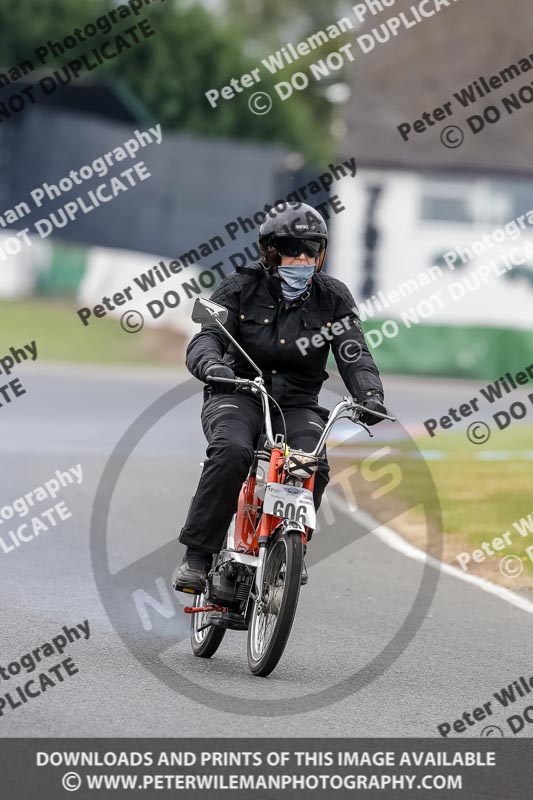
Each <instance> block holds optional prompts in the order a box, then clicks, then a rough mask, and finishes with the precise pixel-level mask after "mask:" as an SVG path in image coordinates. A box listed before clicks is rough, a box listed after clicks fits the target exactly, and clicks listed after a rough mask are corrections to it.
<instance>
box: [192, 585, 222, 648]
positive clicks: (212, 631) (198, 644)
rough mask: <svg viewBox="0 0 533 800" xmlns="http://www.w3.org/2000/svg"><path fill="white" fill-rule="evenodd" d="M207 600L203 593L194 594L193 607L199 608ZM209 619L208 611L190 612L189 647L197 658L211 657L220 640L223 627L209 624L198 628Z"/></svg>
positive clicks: (205, 603)
mask: <svg viewBox="0 0 533 800" xmlns="http://www.w3.org/2000/svg"><path fill="white" fill-rule="evenodd" d="M207 604H208V603H207V600H206V599H205V595H204V594H196V595H195V596H194V604H193V607H194V608H201V607H202V606H205V605H207ZM208 621H209V613H206V612H205V611H199V612H198V613H197V614H192V619H191V647H192V651H193V653H194V655H195V656H198V657H199V658H211V656H213V655H214V654H215V653H216V651H217V650H218V648H219V647H220V644H221V642H222V639H223V638H224V634H225V633H226V629H225V628H218V627H217V626H216V625H210V626H209V627H208V628H204V630H203V631H200V630H198V629H199V628H201V627H202V625H205V624H206V623H207V622H208Z"/></svg>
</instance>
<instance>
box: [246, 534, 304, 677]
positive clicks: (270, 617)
mask: <svg viewBox="0 0 533 800" xmlns="http://www.w3.org/2000/svg"><path fill="white" fill-rule="evenodd" d="M302 564H303V542H302V537H301V536H300V534H299V533H291V534H289V535H287V534H286V533H284V534H282V535H280V536H279V537H278V538H277V539H276V540H275V541H274V542H273V543H272V544H271V545H270V548H269V551H268V554H267V557H266V560H265V567H264V574H263V587H262V595H261V597H258V598H257V600H256V601H255V602H254V604H253V607H252V612H251V618H250V626H249V628H248V664H249V666H250V669H251V671H252V672H253V674H254V675H261V676H266V675H270V673H271V672H272V670H273V669H275V667H276V666H277V664H278V661H279V660H280V658H281V656H282V655H283V651H284V650H285V645H286V644H287V640H288V638H289V634H290V632H291V628H292V623H293V620H294V615H295V613H296V606H297V605H298V597H299V595H300V578H301V574H302Z"/></svg>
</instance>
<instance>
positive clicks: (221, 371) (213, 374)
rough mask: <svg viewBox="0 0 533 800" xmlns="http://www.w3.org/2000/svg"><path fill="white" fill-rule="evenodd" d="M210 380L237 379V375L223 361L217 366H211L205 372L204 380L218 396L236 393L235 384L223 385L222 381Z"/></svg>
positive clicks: (216, 364)
mask: <svg viewBox="0 0 533 800" xmlns="http://www.w3.org/2000/svg"><path fill="white" fill-rule="evenodd" d="M209 378H232V379H233V378H235V373H234V372H233V370H232V369H231V367H228V365H227V364H224V363H223V362H222V361H221V362H219V363H215V364H210V365H209V366H208V367H207V369H206V370H205V371H204V375H203V379H204V381H206V383H208V384H209V386H210V387H211V389H212V390H213V392H216V393H217V394H229V393H231V392H233V391H234V389H235V384H233V383H223V382H222V381H210V380H209Z"/></svg>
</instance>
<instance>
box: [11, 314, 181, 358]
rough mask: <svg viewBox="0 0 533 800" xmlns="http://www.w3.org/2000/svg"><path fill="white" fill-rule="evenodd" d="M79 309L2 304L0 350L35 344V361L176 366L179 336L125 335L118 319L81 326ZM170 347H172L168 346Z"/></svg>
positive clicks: (148, 331)
mask: <svg viewBox="0 0 533 800" xmlns="http://www.w3.org/2000/svg"><path fill="white" fill-rule="evenodd" d="M77 308H78V306H75V305H74V304H69V303H66V302H53V301H42V300H39V301H37V300H36V301H23V302H22V301H14V302H10V301H0V341H1V344H0V351H1V352H2V353H4V352H6V351H7V350H8V349H9V347H11V346H17V347H19V346H21V345H23V344H24V343H27V342H31V341H33V340H34V339H35V340H36V342H37V352H38V358H39V360H43V361H70V362H75V363H92V364H104V365H105V364H124V365H128V364H129V365H134V364H137V365H158V364H163V363H168V362H169V361H171V362H173V363H178V362H179V360H180V356H181V348H180V347H179V346H178V345H179V342H180V337H179V335H178V334H171V333H169V332H168V331H161V330H160V329H157V330H154V329H153V328H152V329H148V328H143V330H142V331H140V332H139V333H135V334H133V333H126V332H125V331H123V330H122V328H121V327H120V322H119V320H117V319H111V318H110V319H106V318H102V319H94V318H93V319H92V321H91V323H90V325H89V326H88V327H85V326H84V325H83V324H82V322H81V321H80V319H79V317H78V315H77V314H76V310H77ZM171 343H173V345H174V346H173V347H169V346H168V345H169V344H171Z"/></svg>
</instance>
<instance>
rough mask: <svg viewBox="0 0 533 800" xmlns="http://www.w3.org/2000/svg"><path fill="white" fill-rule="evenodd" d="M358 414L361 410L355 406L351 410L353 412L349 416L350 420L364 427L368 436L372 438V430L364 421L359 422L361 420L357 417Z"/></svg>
mask: <svg viewBox="0 0 533 800" xmlns="http://www.w3.org/2000/svg"><path fill="white" fill-rule="evenodd" d="M360 415H361V410H360V409H358V408H356V409H355V411H354V412H353V414H352V415H351V417H350V421H351V422H353V423H355V425H360V426H361V427H362V428H364V429H365V431H366V432H367V433H368V435H369V436H370V438H371V439H373V438H374V434H373V433H372V431H371V430H370V428H369V427H368V425H365V423H364V422H361V420H360V419H359V417H360Z"/></svg>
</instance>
